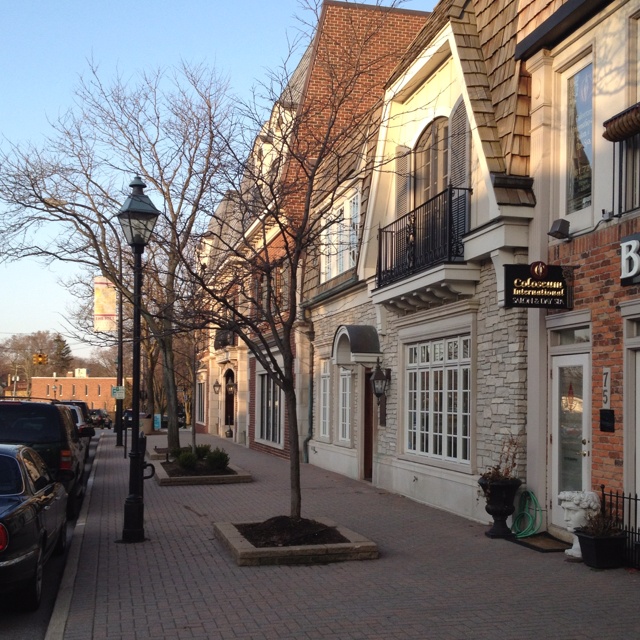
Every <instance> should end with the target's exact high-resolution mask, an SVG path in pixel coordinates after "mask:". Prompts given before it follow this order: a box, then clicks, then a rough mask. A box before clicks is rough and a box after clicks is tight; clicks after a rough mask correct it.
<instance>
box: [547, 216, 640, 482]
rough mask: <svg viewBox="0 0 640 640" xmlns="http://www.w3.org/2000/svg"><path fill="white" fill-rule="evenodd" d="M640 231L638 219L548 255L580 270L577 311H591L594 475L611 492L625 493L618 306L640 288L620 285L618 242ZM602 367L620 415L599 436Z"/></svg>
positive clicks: (554, 261) (559, 247)
mask: <svg viewBox="0 0 640 640" xmlns="http://www.w3.org/2000/svg"><path fill="white" fill-rule="evenodd" d="M639 231H640V218H637V217H636V218H629V219H624V220H623V221H622V222H620V223H619V224H613V225H612V226H610V227H608V228H604V229H599V230H597V231H595V232H594V233H590V234H586V235H584V236H581V237H578V238H574V239H573V240H572V241H571V242H565V243H561V244H557V245H554V246H553V247H551V248H550V251H549V262H550V263H552V264H560V265H572V266H577V267H578V268H577V269H576V270H575V272H574V277H575V301H574V309H575V310H576V311H578V310H586V309H589V310H590V311H591V327H592V333H591V349H592V363H591V397H592V406H591V420H592V425H593V431H592V440H593V449H592V462H591V476H592V485H593V487H596V488H598V487H599V486H600V484H603V483H604V484H605V485H606V486H607V487H608V488H611V489H621V488H622V465H623V425H622V415H623V389H624V376H623V357H624V347H623V323H622V318H621V316H620V306H619V305H620V303H621V302H623V301H626V300H631V299H638V297H639V296H640V287H638V286H632V287H623V286H621V285H620V271H621V265H620V240H621V239H622V238H623V237H625V236H628V235H631V234H633V233H638V232H639ZM604 367H608V368H610V369H611V399H610V408H611V409H613V411H614V412H615V416H616V427H615V432H614V433H606V432H601V431H600V430H599V428H598V425H599V423H600V415H599V409H600V407H601V404H602V403H601V398H602V370H603V368H604Z"/></svg>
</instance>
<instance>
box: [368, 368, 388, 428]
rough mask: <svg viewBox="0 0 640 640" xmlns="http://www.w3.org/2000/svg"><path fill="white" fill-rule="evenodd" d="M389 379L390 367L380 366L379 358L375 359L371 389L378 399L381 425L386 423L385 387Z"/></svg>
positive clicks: (386, 387)
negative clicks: (382, 367) (383, 367)
mask: <svg viewBox="0 0 640 640" xmlns="http://www.w3.org/2000/svg"><path fill="white" fill-rule="evenodd" d="M390 381H391V369H385V370H384V371H383V370H382V369H381V368H380V358H378V359H377V361H376V368H375V369H374V371H373V373H372V374H371V388H372V389H373V395H374V396H375V397H376V398H377V399H378V407H379V412H380V418H379V420H378V422H379V424H380V425H381V426H386V424H387V389H388V388H389V382H390Z"/></svg>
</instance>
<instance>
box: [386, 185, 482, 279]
mask: <svg viewBox="0 0 640 640" xmlns="http://www.w3.org/2000/svg"><path fill="white" fill-rule="evenodd" d="M469 193H470V189H460V188H454V187H448V188H447V189H446V190H445V191H443V192H442V193H439V194H438V195H437V196H434V197H433V198H431V200H427V202H425V203H424V204H422V205H420V206H419V207H418V208H417V209H414V210H413V211H410V212H409V213H407V214H406V215H404V216H402V218H398V220H396V221H395V222H392V223H391V224H390V225H388V226H386V227H384V228H383V229H380V236H379V238H378V244H379V246H378V270H377V276H376V282H377V286H378V287H384V286H385V285H388V284H391V283H393V282H397V281H399V280H402V279H403V278H406V277H408V276H411V275H413V274H415V273H419V272H420V271H425V270H426V269H430V268H431V267H434V266H437V265H439V264H445V263H448V262H462V261H463V260H464V243H463V241H462V238H463V236H464V234H465V233H466V232H467V231H468V224H469V223H468V218H469V215H468V210H469V207H468V202H469Z"/></svg>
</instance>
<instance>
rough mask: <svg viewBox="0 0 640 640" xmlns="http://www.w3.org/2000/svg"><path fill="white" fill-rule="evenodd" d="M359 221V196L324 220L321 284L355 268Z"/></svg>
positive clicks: (346, 202) (350, 199) (346, 201)
mask: <svg viewBox="0 0 640 640" xmlns="http://www.w3.org/2000/svg"><path fill="white" fill-rule="evenodd" d="M359 221H360V196H359V194H358V193H356V194H354V195H352V196H351V197H350V198H348V199H347V200H345V201H344V202H342V203H341V204H340V206H339V207H337V208H336V209H334V210H333V211H331V212H330V213H329V214H328V215H326V216H325V217H324V219H323V224H324V225H325V229H324V230H323V232H322V238H321V244H322V253H321V258H320V263H321V269H320V272H321V280H322V282H326V281H327V280H330V279H331V278H335V277H336V276H338V275H340V274H341V273H344V272H345V271H347V270H349V269H352V268H353V267H355V265H356V258H357V251H358V224H359Z"/></svg>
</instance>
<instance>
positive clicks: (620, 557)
mask: <svg viewBox="0 0 640 640" xmlns="http://www.w3.org/2000/svg"><path fill="white" fill-rule="evenodd" d="M575 534H576V536H578V540H579V541H580V551H581V552H582V560H583V562H584V563H585V564H586V565H587V566H588V567H592V568H594V569H617V568H618V567H621V566H622V565H623V564H624V550H625V545H626V543H627V535H626V534H625V533H621V534H620V535H617V536H608V537H601V536H591V535H589V534H587V533H584V532H583V531H581V530H580V529H576V531H575Z"/></svg>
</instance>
